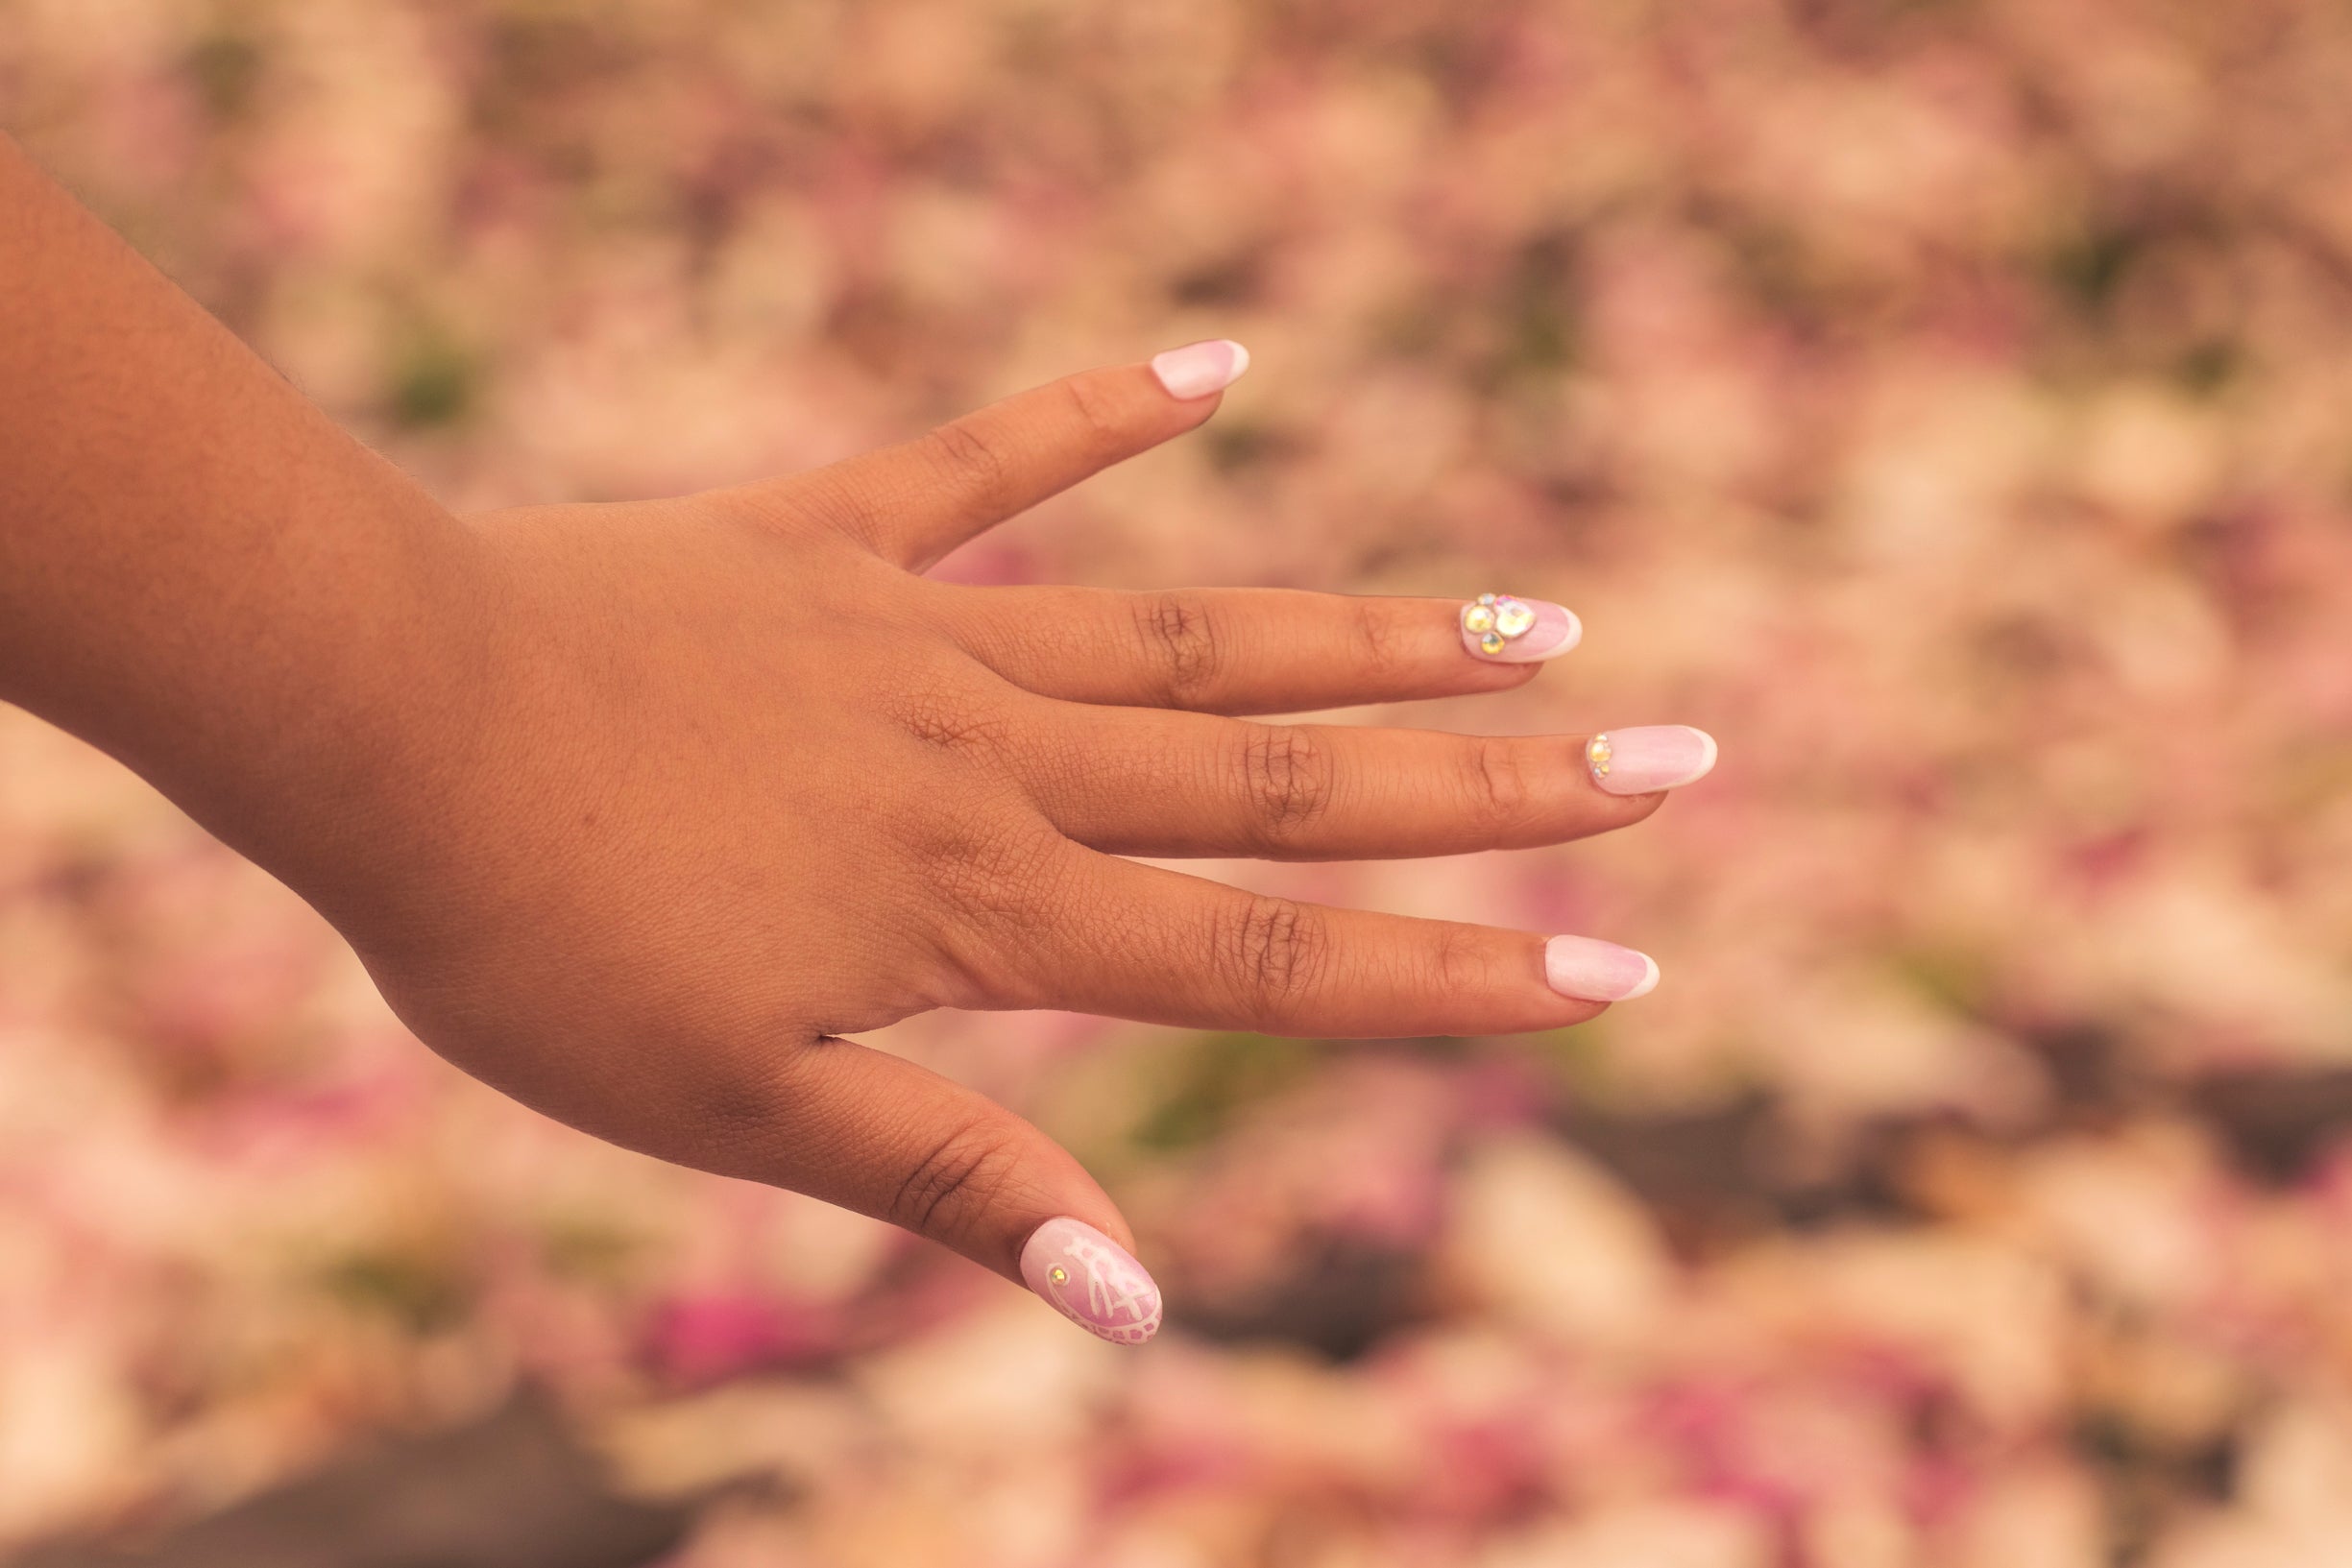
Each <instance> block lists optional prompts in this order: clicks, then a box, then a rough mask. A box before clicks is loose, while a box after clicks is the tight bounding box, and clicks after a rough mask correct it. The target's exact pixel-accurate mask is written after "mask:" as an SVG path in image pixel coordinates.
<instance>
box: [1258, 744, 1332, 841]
mask: <svg viewBox="0 0 2352 1568" xmlns="http://www.w3.org/2000/svg"><path fill="white" fill-rule="evenodd" d="M1241 774H1242V790H1243V794H1244V797H1245V798H1246V799H1247V800H1248V801H1249V805H1250V810H1251V815H1252V818H1253V820H1254V823H1255V826H1256V828H1257V830H1258V832H1260V833H1261V834H1262V835H1263V836H1264V838H1265V840H1266V842H1267V843H1269V844H1272V845H1276V846H1280V845H1285V844H1289V843H1292V842H1294V841H1296V840H1297V838H1298V837H1299V835H1300V834H1302V833H1304V832H1308V831H1309V830H1311V829H1313V828H1314V826H1315V825H1316V824H1317V823H1318V822H1320V821H1321V820H1322V817H1323V814H1324V812H1325V811H1327V810H1328V809H1329V808H1330V804H1331V766H1330V758H1329V755H1328V754H1327V753H1326V752H1325V751H1324V750H1323V748H1322V747H1321V746H1319V745H1317V744H1316V743H1315V741H1314V739H1313V738H1312V737H1311V736H1309V735H1308V734H1307V732H1306V731H1305V730H1303V729H1300V728H1298V727H1297V726H1295V725H1288V724H1253V725H1250V726H1249V727H1248V728H1247V729H1246V730H1245V731H1244V733H1243V736H1242V744H1241Z"/></svg>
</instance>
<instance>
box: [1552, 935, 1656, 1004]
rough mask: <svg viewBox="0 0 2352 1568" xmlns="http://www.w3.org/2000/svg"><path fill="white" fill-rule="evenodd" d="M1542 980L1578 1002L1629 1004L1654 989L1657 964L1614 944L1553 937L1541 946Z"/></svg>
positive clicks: (1648, 957) (1630, 949) (1644, 955)
mask: <svg viewBox="0 0 2352 1568" xmlns="http://www.w3.org/2000/svg"><path fill="white" fill-rule="evenodd" d="M1543 978H1544V979H1545V981H1547V982H1548V983H1549V984H1550V985H1551V988H1552V989H1553V990H1555V991H1557V992H1559V993H1560V994H1561V995H1562V996H1564V997H1574V998H1575V999H1576V1000H1577V1001H1633V1000H1634V998H1636V997H1646V996H1648V995H1649V994H1650V992H1651V991H1653V990H1654V989H1656V988H1657V985H1658V963H1657V960H1655V959H1653V958H1652V957H1651V956H1650V955H1649V954H1648V953H1637V952H1635V951H1634V950H1633V949H1632V948H1621V947H1619V946H1617V945H1616V944H1615V943H1614V942H1601V941H1596V940H1594V939H1593V938H1591V937H1589V936H1555V937H1553V938H1552V939H1551V940H1550V941H1548V942H1546V943H1544V944H1543Z"/></svg>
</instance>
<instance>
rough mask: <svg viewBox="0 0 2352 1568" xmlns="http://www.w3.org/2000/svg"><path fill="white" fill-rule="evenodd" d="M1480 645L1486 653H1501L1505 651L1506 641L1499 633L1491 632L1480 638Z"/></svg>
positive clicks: (1481, 649)
mask: <svg viewBox="0 0 2352 1568" xmlns="http://www.w3.org/2000/svg"><path fill="white" fill-rule="evenodd" d="M1478 646H1479V649H1480V651H1481V652H1484V653H1500V652H1502V651H1503V647H1504V643H1503V639H1502V637H1501V635H1500V634H1499V633H1495V632H1489V633H1488V634H1487V635H1486V636H1484V637H1482V638H1480V639H1478Z"/></svg>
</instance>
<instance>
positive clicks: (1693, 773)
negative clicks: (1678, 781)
mask: <svg viewBox="0 0 2352 1568" xmlns="http://www.w3.org/2000/svg"><path fill="white" fill-rule="evenodd" d="M1690 733H1691V734H1692V735H1695V736H1698V737H1699V738H1700V739H1701V740H1704V741H1706V742H1707V758H1706V760H1704V761H1702V762H1700V763H1699V765H1698V766H1697V767H1695V768H1692V769H1691V770H1690V777H1688V778H1687V779H1685V780H1684V781H1683V783H1684V784H1697V783H1698V782H1699V781H1700V780H1701V779H1704V778H1706V777H1707V776H1708V775H1709V774H1710V773H1712V772H1714V771H1715V758H1716V756H1717V755H1718V754H1719V753H1720V750H1721V748H1720V747H1718V746H1717V745H1716V744H1715V737H1714V736H1711V735H1709V734H1708V733H1707V732H1706V731H1705V730H1701V729H1697V728H1693V729H1692V730H1691V732H1690ZM1678 787H1679V786H1678ZM1650 967H1651V968H1652V969H1653V970H1655V969H1656V968H1657V967H1658V966H1657V965H1655V964H1653V965H1651V966H1650Z"/></svg>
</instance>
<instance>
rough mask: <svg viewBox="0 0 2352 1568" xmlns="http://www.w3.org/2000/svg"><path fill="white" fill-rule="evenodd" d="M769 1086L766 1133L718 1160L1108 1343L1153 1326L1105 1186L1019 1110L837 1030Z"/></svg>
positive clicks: (1147, 1292)
mask: <svg viewBox="0 0 2352 1568" xmlns="http://www.w3.org/2000/svg"><path fill="white" fill-rule="evenodd" d="M777 1092H778V1095H779V1098H780V1107H779V1112H778V1114H777V1115H776V1117H775V1118H774V1119H773V1121H772V1122H770V1123H769V1124H771V1125H773V1126H774V1128H775V1131H776V1133H777V1136H776V1137H774V1138H773V1139H772V1140H766V1142H769V1143H770V1144H771V1146H772V1147H771V1148H770V1149H768V1150H760V1149H754V1150H752V1151H751V1152H750V1155H749V1157H748V1158H747V1159H739V1160H735V1161H730V1162H728V1164H729V1168H730V1169H729V1173H731V1174H736V1175H743V1176H749V1177H752V1178H753V1179H755V1180H760V1181H766V1182H770V1183H773V1184H774V1185H776V1186H780V1187H788V1188H790V1189H792V1190H793V1191H795V1192H800V1193H806V1194H809V1195H811V1196H812V1197H817V1198H822V1199H823V1200H825V1201H826V1202H828V1203H837V1204H839V1205H840V1206H841V1207H843V1208H845V1209H855V1210H857V1211H858V1212H859V1213H860V1214H865V1215H871V1216H873V1217H874V1218H877V1219H886V1220H888V1221H889V1222H890V1223H892V1224H894V1225H901V1226H904V1227H905V1228H906V1229H908V1230H910V1231H913V1232H914V1233H915V1234H916V1235H918V1236H924V1237H928V1238H930V1239H931V1240H932V1241H934V1242H938V1243H939V1244H941V1245H942V1246H946V1247H950V1248H952V1249H954V1250H955V1251H958V1252H960V1253H962V1254H963V1255H964V1256H965V1257H967V1258H969V1259H971V1260H972V1261H973V1262H974V1263H977V1264H981V1265H982V1266H986V1267H989V1268H993V1269H995V1270H996V1271H997V1272H998V1273H1000V1274H1003V1275H1004V1276H1005V1277H1006V1278H1007V1279H1013V1280H1018V1281H1020V1282H1022V1283H1023V1284H1025V1285H1027V1286H1028V1287H1029V1288H1030V1289H1031V1290H1032V1291H1036V1292H1037V1294H1039V1295H1040V1296H1043V1297H1044V1298H1045V1300H1046V1302H1047V1303H1048V1304H1049V1305H1050V1306H1052V1307H1053V1308H1054V1309H1055V1311H1057V1312H1059V1313H1060V1314H1061V1315H1063V1316H1064V1317H1067V1318H1069V1319H1070V1320H1071V1321H1072V1322H1074V1323H1076V1324H1078V1325H1079V1327H1080V1328H1083V1329H1085V1330H1087V1331H1088V1332H1089V1333H1092V1334H1095V1335H1098V1336H1100V1337H1101V1338H1103V1339H1108V1340H1110V1341H1112V1342H1113V1343H1115V1344H1141V1343H1143V1342H1144V1341H1145V1340H1146V1339H1151V1338H1152V1335H1154V1334H1156V1333H1157V1332H1158V1331H1159V1325H1160V1293H1159V1287H1158V1286H1157V1285H1155V1284H1153V1283H1152V1276H1151V1275H1150V1274H1149V1273H1147V1272H1145V1270H1144V1267H1143V1266H1142V1265H1141V1264H1139V1263H1137V1262H1136V1261H1135V1258H1134V1255H1133V1254H1132V1253H1131V1252H1130V1251H1129V1250H1128V1249H1129V1248H1130V1247H1131V1246H1132V1245H1133V1244H1134V1235H1133V1233H1132V1232H1130V1231H1129V1230H1128V1225H1127V1221H1126V1220H1125V1219H1124V1218H1121V1216H1120V1214H1119V1210H1118V1208H1117V1207H1116V1206H1115V1205H1114V1204H1113V1203H1112V1202H1111V1200H1110V1197H1109V1194H1105V1193H1104V1192H1103V1189H1102V1188H1101V1187H1100V1186H1098V1185H1097V1184H1096V1182H1095V1179H1094V1178H1093V1177H1092V1176H1090V1175H1088V1174H1087V1173H1086V1169H1085V1167H1083V1166H1081V1165H1079V1163H1078V1161H1077V1159H1075V1158H1074V1157H1073V1156H1072V1155H1071V1153H1070V1151H1069V1150H1067V1149H1065V1148H1063V1147H1062V1146H1060V1145H1058V1144H1056V1143H1055V1142H1054V1141H1053V1140H1052V1139H1051V1138H1048V1137H1047V1136H1046V1135H1045V1134H1044V1133H1042V1132H1040V1131H1038V1130H1037V1129H1036V1128H1035V1127H1034V1126H1032V1125H1031V1124H1030V1122H1027V1121H1025V1120H1024V1119H1022V1118H1021V1117H1018V1116H1015V1115H1014V1114H1013V1113H1012V1112H1010V1111H1008V1110H1006V1109H1005V1107H1004V1106H1002V1105H999V1104H997V1103H996V1102H995V1101H994V1100H992V1099H990V1098H987V1097H986V1096H984V1095H982V1094H979V1093H977V1092H975V1091H973V1090H971V1089H967V1088H965V1087H964V1086H963V1085H961V1084H959V1083H956V1082H954V1081H952V1080H950V1079H947V1078H944V1077H941V1076H940V1075H939V1074H938V1073H934V1072H932V1071H930V1070H929V1069H928V1068H924V1067H919V1066H917V1065H916V1064H915V1063H913V1062H909V1061H908V1060H906V1059H905V1058H904V1057H900V1056H893V1055H891V1054H889V1053H888V1052H887V1051H881V1050H876V1049H872V1048H870V1047H867V1046H861V1045H858V1044H857V1043H855V1042H854V1041H849V1040H841V1039H824V1040H819V1041H817V1042H816V1043H815V1044H814V1045H812V1046H809V1047H806V1048H803V1049H801V1050H798V1051H796V1052H794V1053H793V1055H792V1058H791V1066H790V1068H789V1069H788V1070H787V1072H786V1073H785V1074H784V1075H783V1079H782V1081H781V1082H780V1083H779V1084H778V1085H777ZM764 1120H765V1119H764Z"/></svg>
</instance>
